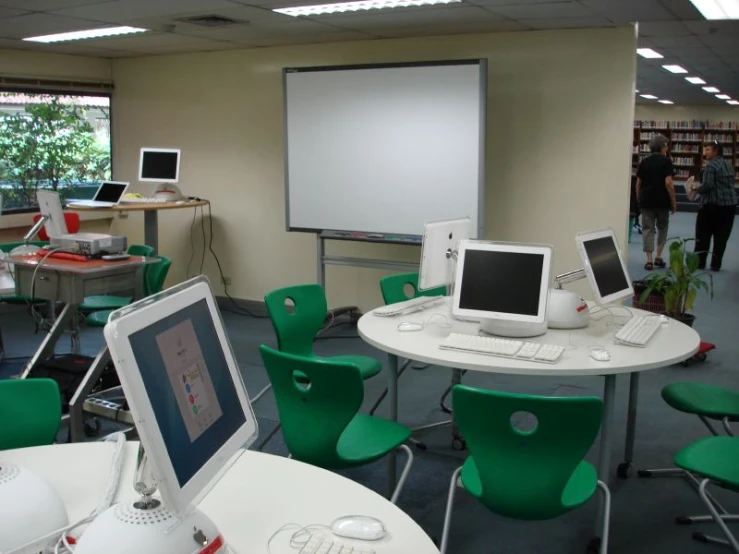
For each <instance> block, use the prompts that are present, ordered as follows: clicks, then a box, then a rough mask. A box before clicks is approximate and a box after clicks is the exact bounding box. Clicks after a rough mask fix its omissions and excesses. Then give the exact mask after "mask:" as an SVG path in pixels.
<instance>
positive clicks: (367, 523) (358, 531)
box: [331, 516, 387, 541]
mask: <svg viewBox="0 0 739 554" xmlns="http://www.w3.org/2000/svg"><path fill="white" fill-rule="evenodd" d="M331 532H332V533H333V534H334V535H337V536H339V537H344V538H347V539H359V540H362V541H378V540H380V539H381V538H383V537H384V536H385V535H387V529H385V524H384V523H382V522H381V521H380V520H379V519H375V518H373V517H370V516H345V517H340V518H339V519H337V520H335V521H334V522H333V524H332V525H331Z"/></svg>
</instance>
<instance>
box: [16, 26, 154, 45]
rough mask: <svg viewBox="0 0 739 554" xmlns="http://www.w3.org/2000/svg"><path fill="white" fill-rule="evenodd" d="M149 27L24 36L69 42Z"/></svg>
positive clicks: (34, 39)
mask: <svg viewBox="0 0 739 554" xmlns="http://www.w3.org/2000/svg"><path fill="white" fill-rule="evenodd" d="M148 30H149V29H141V28H139V27H105V28H103V29H88V30H86V31H72V32H70V33H57V34H55V35H43V36H38V37H29V38H24V39H23V40H27V41H30V42H45V43H49V42H68V41H72V40H85V39H90V38H102V37H113V36H118V35H132V34H135V33H145V32H146V31H148Z"/></svg>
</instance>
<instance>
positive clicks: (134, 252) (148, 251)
mask: <svg viewBox="0 0 739 554" xmlns="http://www.w3.org/2000/svg"><path fill="white" fill-rule="evenodd" d="M127 252H128V253H129V254H130V255H131V256H146V257H149V256H153V255H154V247H153V246H147V245H146V244H132V245H131V246H129V247H128V250H127Z"/></svg>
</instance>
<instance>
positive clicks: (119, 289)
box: [82, 268, 141, 296]
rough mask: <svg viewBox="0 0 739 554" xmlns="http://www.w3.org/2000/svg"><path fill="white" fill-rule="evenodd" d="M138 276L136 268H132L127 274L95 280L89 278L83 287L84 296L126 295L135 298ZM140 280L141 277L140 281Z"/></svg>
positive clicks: (96, 278) (95, 278)
mask: <svg viewBox="0 0 739 554" xmlns="http://www.w3.org/2000/svg"><path fill="white" fill-rule="evenodd" d="M137 274H138V272H137V271H136V268H132V269H131V270H130V271H128V272H126V273H119V274H117V275H107V276H105V277H94V278H90V277H87V278H86V279H85V280H84V282H83V285H82V287H83V294H82V296H96V295H98V294H118V295H124V294H125V295H131V296H133V295H134V294H135V291H136V288H137ZM140 278H141V277H140V276H139V277H138V279H140Z"/></svg>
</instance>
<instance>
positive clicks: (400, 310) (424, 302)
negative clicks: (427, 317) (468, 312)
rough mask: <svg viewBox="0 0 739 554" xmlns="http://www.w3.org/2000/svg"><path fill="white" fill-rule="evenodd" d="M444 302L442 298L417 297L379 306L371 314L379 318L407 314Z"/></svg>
mask: <svg viewBox="0 0 739 554" xmlns="http://www.w3.org/2000/svg"><path fill="white" fill-rule="evenodd" d="M443 301H444V297H443V296H417V297H416V298H411V299H410V300H405V301H403V302H396V303H395V304H388V305H387V306H380V307H379V308H376V309H375V310H374V311H373V312H372V313H373V314H375V315H379V316H380V317H389V316H393V315H401V314H409V313H411V312H416V311H418V310H425V309H426V308H430V307H431V306H435V305H437V304H439V303H441V302H443Z"/></svg>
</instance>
